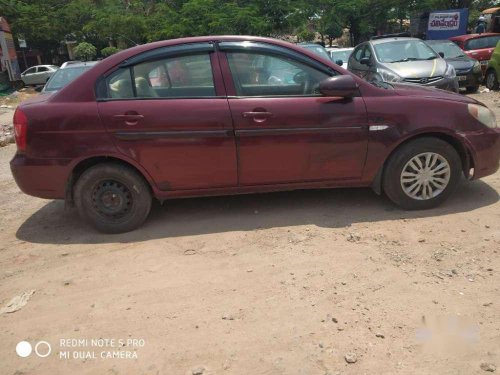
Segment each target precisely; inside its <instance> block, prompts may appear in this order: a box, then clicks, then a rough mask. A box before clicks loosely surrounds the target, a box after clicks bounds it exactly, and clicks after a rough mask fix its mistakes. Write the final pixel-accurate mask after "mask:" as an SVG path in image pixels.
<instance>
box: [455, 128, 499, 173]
mask: <svg viewBox="0 0 500 375" xmlns="http://www.w3.org/2000/svg"><path fill="white" fill-rule="evenodd" d="M462 136H463V137H464V138H465V141H466V143H467V144H468V146H469V149H470V150H471V152H472V158H473V161H474V175H473V176H472V179H474V180H475V179H478V178H481V177H485V176H488V175H491V174H494V173H495V172H496V171H498V168H499V165H500V129H498V128H497V129H486V130H484V131H479V132H466V133H463V134H462Z"/></svg>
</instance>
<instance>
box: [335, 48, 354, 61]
mask: <svg viewBox="0 0 500 375" xmlns="http://www.w3.org/2000/svg"><path fill="white" fill-rule="evenodd" d="M351 53H352V50H350V51H330V54H331V55H332V60H333V61H338V60H342V61H343V62H347V60H349V56H351Z"/></svg>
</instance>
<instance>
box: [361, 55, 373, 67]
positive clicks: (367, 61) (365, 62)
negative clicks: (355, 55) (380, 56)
mask: <svg viewBox="0 0 500 375" xmlns="http://www.w3.org/2000/svg"><path fill="white" fill-rule="evenodd" d="M359 63H360V64H362V65H366V66H371V65H372V63H371V61H370V58H369V57H363V58H362V59H361V60H360V61H359Z"/></svg>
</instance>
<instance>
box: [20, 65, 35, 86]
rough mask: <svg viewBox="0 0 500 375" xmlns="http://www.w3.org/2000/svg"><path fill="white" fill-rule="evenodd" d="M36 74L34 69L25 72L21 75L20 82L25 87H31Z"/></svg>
mask: <svg viewBox="0 0 500 375" xmlns="http://www.w3.org/2000/svg"><path fill="white" fill-rule="evenodd" d="M35 74H36V67H32V68H29V69H27V70H25V71H24V72H23V74H22V80H23V82H24V84H26V85H33V84H34V83H33V77H34V76H35Z"/></svg>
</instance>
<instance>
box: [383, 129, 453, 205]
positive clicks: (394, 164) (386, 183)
mask: <svg viewBox="0 0 500 375" xmlns="http://www.w3.org/2000/svg"><path fill="white" fill-rule="evenodd" d="M426 152H432V153H435V154H438V155H440V156H441V157H443V158H444V159H445V160H446V161H447V162H448V164H449V167H450V168H449V170H450V176H449V181H448V184H447V185H446V187H445V188H444V189H443V190H442V191H441V192H440V193H439V194H438V195H436V196H435V197H433V198H428V199H424V200H418V199H415V198H412V197H410V196H409V195H407V194H406V193H405V191H404V190H403V187H402V182H401V174H402V172H403V168H404V167H405V166H406V164H407V163H408V162H409V161H410V160H411V159H412V158H414V157H416V156H417V155H420V154H422V153H426ZM461 170H462V162H461V160H460V156H459V155H458V153H457V151H456V150H455V148H454V147H453V146H452V145H450V144H449V143H448V142H445V141H443V140H441V139H438V138H434V137H423V138H418V139H415V140H413V141H410V142H408V143H406V144H404V145H402V146H401V147H400V148H399V149H397V150H396V151H395V152H394V154H393V155H391V157H390V158H389V160H388V162H387V165H386V167H385V170H384V175H383V189H384V192H385V194H386V195H387V196H388V197H389V199H390V200H391V201H393V202H394V203H395V204H397V205H398V206H400V207H402V208H404V209H407V210H425V209H429V208H433V207H436V206H438V205H440V204H441V203H442V202H443V201H445V200H446V199H447V198H448V197H449V196H450V195H451V193H453V190H454V189H455V188H456V187H457V185H458V183H459V181H460V174H461ZM417 190H419V188H417Z"/></svg>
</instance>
